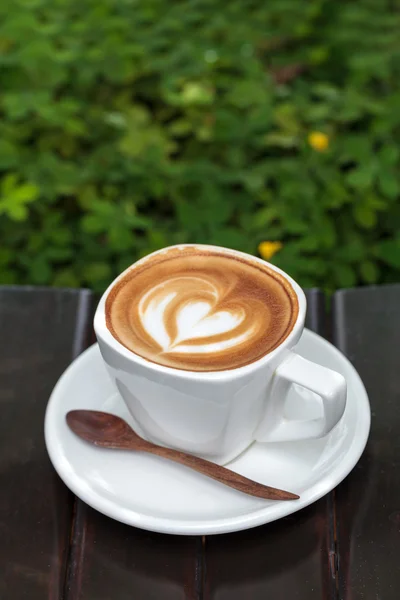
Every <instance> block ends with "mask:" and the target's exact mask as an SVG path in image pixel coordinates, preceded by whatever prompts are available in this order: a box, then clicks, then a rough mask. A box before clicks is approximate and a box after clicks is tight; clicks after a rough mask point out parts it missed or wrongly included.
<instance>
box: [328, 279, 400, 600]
mask: <svg viewBox="0 0 400 600" xmlns="http://www.w3.org/2000/svg"><path fill="white" fill-rule="evenodd" d="M399 309H400V285H390V286H382V287H372V288H363V289H356V290H343V291H340V292H338V293H337V294H336V296H335V298H334V304H333V316H334V324H335V328H334V335H335V341H336V344H337V346H338V347H339V348H340V349H341V350H342V351H343V352H344V353H345V354H346V355H347V356H348V358H349V359H350V360H351V362H352V363H353V364H354V366H355V367H356V369H357V370H358V372H359V374H360V375H361V378H362V379H363V381H364V384H365V386H366V388H367V392H368V395H369V399H370V402H371V411H372V422H371V434H370V438H369V441H368V444H367V448H366V450H365V452H364V454H363V456H362V457H361V459H360V461H359V463H358V465H357V466H356V467H355V469H354V471H353V472H352V473H351V474H350V475H349V476H348V477H347V479H346V480H345V481H344V482H343V483H342V484H341V485H340V486H339V487H338V488H337V490H336V500H337V503H336V504H337V506H336V514H337V529H338V531H337V536H338V542H337V548H338V554H339V565H340V570H339V592H340V598H342V599H343V600H361V599H362V600H378V599H379V600H381V599H382V600H392V599H393V600H395V599H396V600H397V598H398V597H399V585H400V565H399V556H400V510H399V498H400V477H399V472H400V434H399V433H400V362H399V347H400V312H399Z"/></svg>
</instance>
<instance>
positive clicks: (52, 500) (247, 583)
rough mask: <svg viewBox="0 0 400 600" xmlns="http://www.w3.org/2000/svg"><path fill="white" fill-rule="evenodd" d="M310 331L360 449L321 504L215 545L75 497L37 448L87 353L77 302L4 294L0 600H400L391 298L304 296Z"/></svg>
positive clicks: (62, 296) (399, 415)
mask: <svg viewBox="0 0 400 600" xmlns="http://www.w3.org/2000/svg"><path fill="white" fill-rule="evenodd" d="M307 296H308V322H307V324H308V327H310V328H311V329H313V330H314V331H317V332H318V333H320V334H321V335H325V336H327V337H330V338H331V339H332V341H333V342H334V343H335V344H336V345H337V346H338V347H339V348H340V350H342V352H344V353H345V354H346V355H347V356H348V358H349V359H350V360H351V361H352V363H353V364H354V365H355V367H356V368H357V370H358V371H359V373H360V375H361V377H362V378H363V380H364V383H365V385H366V387H367V391H368V394H369V397H370V401H371V409H372V429H371V435H370V439H369V442H368V445H367V449H366V451H365V452H364V455H363V456H362V458H361V460H360V462H359V463H358V465H357V466H356V468H355V469H354V471H353V472H352V473H351V474H350V475H349V477H347V479H346V480H345V481H344V482H343V483H342V484H341V485H339V487H338V488H337V489H336V490H335V491H334V492H332V493H330V494H329V495H328V496H326V497H324V498H322V499H321V500H320V501H318V502H317V503H315V504H314V505H312V506H310V507H308V508H307V509H304V510H302V511H300V512H299V513H296V514H294V515H292V516H290V517H288V518H286V519H283V520H281V521H278V522H275V523H272V524H269V525H265V526H263V527H259V528H256V529H252V530H248V531H244V532H240V533H235V534H228V535H222V536H214V537H212V536H211V537H206V538H205V537H203V538H202V537H176V536H167V535H161V534H155V533H149V532H146V531H141V530H139V529H134V528H131V527H128V526H126V525H122V524H120V523H117V522H115V521H113V520H111V519H109V518H107V517H105V516H103V515H101V514H100V513H98V512H96V511H94V510H92V509H91V508H89V507H88V506H86V505H85V504H84V503H83V502H81V501H80V500H79V499H77V498H75V497H74V496H73V495H72V494H71V493H70V492H69V490H68V489H67V488H66V487H65V486H64V484H63V483H62V482H61V481H60V479H59V478H58V476H57V475H56V473H55V471H54V470H53V467H52V466H51V464H50V461H49V459H48V456H47V453H46V450H45V446H44V439H43V417H44V411H45V407H46V403H47V400H48V397H49V395H50V393H51V390H52V388H53V386H54V384H55V383H56V381H57V379H58V377H59V376H60V375H61V373H62V371H63V370H64V369H65V367H66V366H67V365H68V364H69V363H70V362H71V360H72V359H73V358H75V357H76V356H77V355H78V354H79V353H80V352H82V350H83V349H84V348H85V347H86V346H87V345H88V344H89V343H91V342H92V341H93V338H92V333H91V319H92V312H93V305H92V304H93V303H92V298H91V295H90V293H89V292H88V291H86V290H55V289H39V288H31V287H4V288H0V331H1V337H0V409H1V414H0V598H1V600H23V599H27V600H159V599H160V600H178V599H179V600H181V599H190V600H201V599H204V600H206V599H207V600H211V599H213V600H266V599H272V600H280V599H282V600H291V599H299V600H311V599H313V598H315V599H325V600H326V599H329V600H338V599H344V600H361V599H362V600H391V599H393V600H394V599H396V600H397V599H398V598H399V596H400V566H399V565H400V360H399V347H400V285H392V286H384V287H372V288H363V289H356V290H343V291H339V292H337V294H336V295H335V297H334V298H333V303H332V311H331V314H330V315H328V314H327V313H326V311H325V308H326V303H325V299H324V298H323V296H322V294H321V293H320V292H319V291H317V290H311V291H308V292H307Z"/></svg>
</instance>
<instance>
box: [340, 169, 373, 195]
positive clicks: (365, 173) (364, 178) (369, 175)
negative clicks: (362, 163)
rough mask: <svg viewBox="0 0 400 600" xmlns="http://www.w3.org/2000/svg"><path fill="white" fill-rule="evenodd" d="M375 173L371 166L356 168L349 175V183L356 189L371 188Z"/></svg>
mask: <svg viewBox="0 0 400 600" xmlns="http://www.w3.org/2000/svg"><path fill="white" fill-rule="evenodd" d="M373 179H374V173H373V172H372V170H371V169H370V168H368V167H367V168H365V167H364V168H362V167H360V168H358V169H354V170H353V171H351V173H349V174H348V175H347V178H346V180H347V183H348V184H349V185H350V186H351V187H353V188H355V189H356V190H365V189H367V188H369V187H370V186H371V184H372V182H373Z"/></svg>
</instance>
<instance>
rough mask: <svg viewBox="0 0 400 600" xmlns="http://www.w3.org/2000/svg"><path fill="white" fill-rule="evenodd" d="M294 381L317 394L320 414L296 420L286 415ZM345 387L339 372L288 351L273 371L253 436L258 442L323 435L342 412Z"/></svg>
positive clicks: (292, 439)
mask: <svg viewBox="0 0 400 600" xmlns="http://www.w3.org/2000/svg"><path fill="white" fill-rule="evenodd" d="M294 383H295V384H298V385H300V386H302V387H305V388H306V389H308V390H310V391H311V392H314V393H315V394H318V396H320V399H321V401H322V408H323V416H322V417H320V418H317V419H307V420H297V419H290V418H287V417H286V416H285V404H286V398H287V393H288V391H289V388H290V386H291V385H292V384H294ZM346 391H347V386H346V380H345V379H344V377H343V376H342V375H340V373H337V372H336V371H333V370H332V369H328V368H327V367H323V366H321V365H319V364H317V363H314V362H312V361H310V360H307V359H306V358H303V357H302V356H299V355H298V354H296V353H295V352H290V354H289V357H288V358H287V359H286V360H285V361H284V362H283V363H282V364H281V365H279V367H278V368H277V369H276V371H275V374H274V377H273V380H272V389H271V391H270V395H269V401H268V407H267V410H266V413H265V415H264V416H263V419H262V421H261V423H260V424H259V426H258V428H257V430H256V433H255V439H256V440H257V441H261V442H284V441H294V440H306V439H313V438H321V437H324V436H325V435H326V434H328V433H329V432H330V431H331V430H332V429H333V428H334V427H335V425H336V424H337V423H338V422H339V421H340V419H341V418H342V416H343V413H344V409H345V407H346Z"/></svg>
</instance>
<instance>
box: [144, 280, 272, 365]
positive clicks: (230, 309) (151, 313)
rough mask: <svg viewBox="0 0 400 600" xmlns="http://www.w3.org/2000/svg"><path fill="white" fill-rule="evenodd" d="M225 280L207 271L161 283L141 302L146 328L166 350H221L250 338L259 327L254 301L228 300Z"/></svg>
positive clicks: (173, 351) (185, 351)
mask: <svg viewBox="0 0 400 600" xmlns="http://www.w3.org/2000/svg"><path fill="white" fill-rule="evenodd" d="M221 283H222V282H221V278H220V277H219V278H215V281H212V278H211V277H210V276H208V277H207V274H204V275H203V277H185V276H181V277H179V276H178V277H171V278H170V279H169V280H168V281H166V282H165V283H160V284H159V285H157V286H155V287H154V288H152V289H151V290H149V291H148V292H147V293H146V294H145V295H144V296H143V298H142V299H141V301H140V302H139V318H140V323H141V325H142V327H143V329H144V330H145V331H146V333H147V334H149V335H150V336H151V337H152V338H153V339H154V341H155V342H156V343H157V344H158V345H159V347H160V349H161V350H162V351H163V352H165V353H179V352H184V353H188V354H193V353H205V352H211V353H218V352H222V351H225V350H227V349H228V348H231V347H233V346H235V345H236V344H239V343H243V342H244V341H246V340H247V341H248V340H249V339H250V338H251V337H252V336H253V335H254V333H255V331H256V322H255V320H254V318H252V316H251V307H250V304H249V303H248V304H247V305H243V303H240V302H236V303H234V302H232V301H231V302H224V297H225V298H226V295H227V291H226V290H225V292H224V289H223V286H222V285H221ZM259 308H260V309H261V308H262V307H259Z"/></svg>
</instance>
